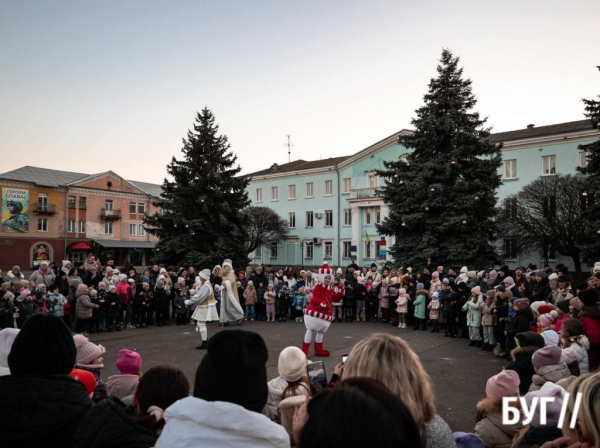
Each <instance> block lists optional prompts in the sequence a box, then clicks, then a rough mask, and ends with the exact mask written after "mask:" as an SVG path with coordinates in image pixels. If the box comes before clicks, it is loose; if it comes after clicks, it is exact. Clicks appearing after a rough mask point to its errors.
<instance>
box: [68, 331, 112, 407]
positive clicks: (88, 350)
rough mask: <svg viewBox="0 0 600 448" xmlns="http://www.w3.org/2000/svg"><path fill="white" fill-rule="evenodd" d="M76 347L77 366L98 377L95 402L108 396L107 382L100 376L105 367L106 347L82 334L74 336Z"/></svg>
mask: <svg viewBox="0 0 600 448" xmlns="http://www.w3.org/2000/svg"><path fill="white" fill-rule="evenodd" d="M73 340H74V341H75V348H76V349H77V357H76V366H77V368H78V369H82V370H87V371H88V372H90V373H92V374H93V375H94V376H95V377H96V390H95V391H94V396H93V399H94V401H95V402H98V401H100V400H103V399H105V398H106V396H107V394H106V383H105V382H104V381H103V380H102V379H101V378H100V369H102V368H103V367H104V364H103V362H104V358H103V357H102V355H103V354H104V353H106V349H105V348H104V347H102V346H101V345H96V344H94V343H93V342H91V341H90V340H89V339H88V338H86V337H85V336H84V335H82V334H76V335H74V336H73Z"/></svg>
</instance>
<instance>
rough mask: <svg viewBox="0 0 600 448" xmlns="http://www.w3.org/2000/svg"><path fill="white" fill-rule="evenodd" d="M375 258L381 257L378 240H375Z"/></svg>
mask: <svg viewBox="0 0 600 448" xmlns="http://www.w3.org/2000/svg"><path fill="white" fill-rule="evenodd" d="M375 258H378V259H380V260H381V259H383V257H382V256H381V242H380V241H375Z"/></svg>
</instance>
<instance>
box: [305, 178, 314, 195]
mask: <svg viewBox="0 0 600 448" xmlns="http://www.w3.org/2000/svg"><path fill="white" fill-rule="evenodd" d="M306 197H307V198H312V197H314V195H313V183H312V182H308V183H307V184H306Z"/></svg>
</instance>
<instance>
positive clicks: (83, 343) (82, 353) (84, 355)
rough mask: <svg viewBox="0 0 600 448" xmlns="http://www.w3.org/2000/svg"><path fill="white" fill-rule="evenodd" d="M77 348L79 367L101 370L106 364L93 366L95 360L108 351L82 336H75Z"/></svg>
mask: <svg viewBox="0 0 600 448" xmlns="http://www.w3.org/2000/svg"><path fill="white" fill-rule="evenodd" d="M73 341H74V342H75V348H76V349H77V366H79V367H87V368H89V369H101V368H102V367H104V364H91V362H92V361H94V359H97V358H99V357H100V356H102V355H103V354H104V353H106V349H105V348H104V347H102V346H101V345H96V344H94V343H93V342H91V341H90V340H89V339H88V338H86V337H85V336H84V335H82V334H76V335H74V336H73Z"/></svg>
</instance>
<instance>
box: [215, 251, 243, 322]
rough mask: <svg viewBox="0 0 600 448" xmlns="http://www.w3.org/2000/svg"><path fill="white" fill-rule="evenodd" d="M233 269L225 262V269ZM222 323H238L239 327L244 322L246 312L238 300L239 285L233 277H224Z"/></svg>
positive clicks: (222, 286)
mask: <svg viewBox="0 0 600 448" xmlns="http://www.w3.org/2000/svg"><path fill="white" fill-rule="evenodd" d="M226 266H227V267H229V268H230V269H231V268H232V266H231V263H229V262H227V261H226V262H224V263H223V268H225V267H226ZM234 288H235V292H234ZM220 314H221V315H220V319H219V320H220V322H221V323H222V324H225V323H227V322H233V321H236V322H237V323H238V325H239V324H240V323H242V322H243V321H244V310H243V309H242V307H241V305H240V302H239V299H237V285H236V283H235V281H234V280H233V279H232V278H231V276H229V275H228V276H227V277H225V276H224V277H223V283H222V285H221V313H220Z"/></svg>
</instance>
